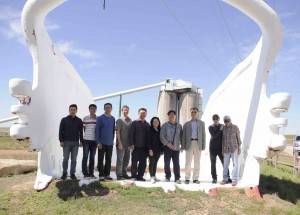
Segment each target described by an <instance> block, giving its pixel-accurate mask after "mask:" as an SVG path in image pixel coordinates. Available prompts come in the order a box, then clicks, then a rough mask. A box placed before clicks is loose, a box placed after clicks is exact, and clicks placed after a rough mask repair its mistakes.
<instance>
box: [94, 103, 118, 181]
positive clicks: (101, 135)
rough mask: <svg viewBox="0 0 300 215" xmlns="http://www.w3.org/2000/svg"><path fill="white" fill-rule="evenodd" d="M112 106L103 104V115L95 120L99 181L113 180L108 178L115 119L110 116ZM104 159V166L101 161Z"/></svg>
mask: <svg viewBox="0 0 300 215" xmlns="http://www.w3.org/2000/svg"><path fill="white" fill-rule="evenodd" d="M111 111H112V104H111V103H106V104H104V114H102V115H101V116H99V117H98V118H97V122H96V129H95V135H96V143H97V145H98V171H99V180H100V181H104V180H105V179H106V180H113V179H112V177H110V169H111V157H112V152H113V145H114V136H115V118H114V117H113V116H112V115H111ZM104 157H105V166H104V165H103V160H104Z"/></svg>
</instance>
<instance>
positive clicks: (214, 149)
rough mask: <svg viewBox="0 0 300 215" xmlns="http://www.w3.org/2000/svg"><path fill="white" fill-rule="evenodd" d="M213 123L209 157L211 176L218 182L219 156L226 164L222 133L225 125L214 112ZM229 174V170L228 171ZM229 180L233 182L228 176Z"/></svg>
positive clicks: (209, 128)
mask: <svg viewBox="0 0 300 215" xmlns="http://www.w3.org/2000/svg"><path fill="white" fill-rule="evenodd" d="M212 120H213V124H212V125H210V126H209V127H208V130H209V133H210V141H209V157H210V164H211V176H212V179H213V180H212V183H213V184H215V183H217V171H216V162H217V156H218V157H219V159H220V161H221V163H222V165H224V156H223V154H222V136H223V135H222V133H223V128H224V125H223V124H220V117H219V115H218V114H214V115H213V117H212ZM228 175H229V172H228ZM228 182H230V183H231V179H230V178H228Z"/></svg>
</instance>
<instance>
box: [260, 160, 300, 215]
mask: <svg viewBox="0 0 300 215" xmlns="http://www.w3.org/2000/svg"><path fill="white" fill-rule="evenodd" d="M260 189H261V192H262V193H269V194H270V193H274V194H277V195H278V196H279V197H280V198H281V199H283V200H286V201H289V202H292V203H293V204H297V205H298V209H299V212H300V178H294V177H293V169H292V168H291V167H287V166H279V167H278V168H275V167H274V166H273V165H272V164H269V165H268V164H262V165H261V177H260Z"/></svg>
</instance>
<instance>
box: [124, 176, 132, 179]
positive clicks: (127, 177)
mask: <svg viewBox="0 0 300 215" xmlns="http://www.w3.org/2000/svg"><path fill="white" fill-rule="evenodd" d="M123 178H124V179H132V177H130V176H129V175H123Z"/></svg>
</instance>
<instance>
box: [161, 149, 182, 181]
mask: <svg viewBox="0 0 300 215" xmlns="http://www.w3.org/2000/svg"><path fill="white" fill-rule="evenodd" d="M179 153H180V151H175V150H172V149H169V147H167V146H165V147H164V161H165V174H166V178H168V179H170V178H171V169H170V162H171V159H172V162H173V172H174V175H175V180H179V179H180V164H179Z"/></svg>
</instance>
